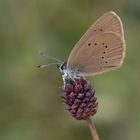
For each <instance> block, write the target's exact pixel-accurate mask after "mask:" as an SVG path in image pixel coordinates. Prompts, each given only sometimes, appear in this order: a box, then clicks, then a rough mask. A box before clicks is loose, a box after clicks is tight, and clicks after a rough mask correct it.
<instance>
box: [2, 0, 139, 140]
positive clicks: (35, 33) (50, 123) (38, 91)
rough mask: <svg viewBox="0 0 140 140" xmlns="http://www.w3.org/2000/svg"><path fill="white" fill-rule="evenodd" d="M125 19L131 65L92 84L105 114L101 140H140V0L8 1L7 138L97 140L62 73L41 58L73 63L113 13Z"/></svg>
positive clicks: (4, 51) (5, 21) (4, 37)
mask: <svg viewBox="0 0 140 140" xmlns="http://www.w3.org/2000/svg"><path fill="white" fill-rule="evenodd" d="M110 10H113V11H115V12H116V13H117V14H118V15H119V16H120V17H121V19H122V22H123V26H124V31H125V40H126V46H127V52H126V58H125V62H124V65H123V66H122V67H121V68H120V69H118V70H116V71H112V72H108V73H104V74H102V75H98V76H95V77H90V78H89V80H90V82H91V83H92V84H94V86H95V88H96V96H97V98H98V101H99V110H98V112H97V114H96V115H95V116H93V117H92V119H93V120H94V121H95V123H96V127H97V130H98V133H99V136H100V138H101V140H139V139H140V86H139V84H140V62H139V61H140V1H139V0H123V1H119V0H118V1H117V0H116V1H111V0H105V1H104V0H86V1H85V0H77V1H75V0H71V1H70V0H51V1H49V0H0V63H1V64H0V140H66V139H67V140H91V139H92V138H91V135H90V132H89V129H88V126H87V124H86V122H85V121H76V120H75V119H74V118H72V117H71V116H70V115H69V113H68V112H67V111H66V110H65V109H64V106H63V104H62V102H61V98H60V95H61V94H62V93H61V90H60V87H61V86H62V84H63V83H62V78H61V73H59V71H58V69H57V68H56V67H55V66H54V67H53V66H52V67H48V68H47V69H38V68H37V65H39V64H47V63H50V62H52V61H51V60H49V59H47V58H43V57H42V56H41V55H40V52H42V51H43V52H47V53H48V54H49V55H50V56H54V57H57V58H59V59H61V60H66V59H67V57H68V55H69V53H70V51H71V49H72V48H73V46H74V45H75V44H76V43H77V41H78V40H79V39H80V38H81V36H82V35H83V34H84V33H85V31H86V30H87V29H88V28H89V27H90V25H91V24H92V23H93V22H94V21H95V20H96V19H97V18H99V17H100V16H101V15H102V14H104V13H106V12H107V11H110Z"/></svg>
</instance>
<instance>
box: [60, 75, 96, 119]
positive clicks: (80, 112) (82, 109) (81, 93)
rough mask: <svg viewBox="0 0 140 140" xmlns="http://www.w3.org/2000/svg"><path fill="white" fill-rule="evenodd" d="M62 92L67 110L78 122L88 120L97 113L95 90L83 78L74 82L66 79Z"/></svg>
mask: <svg viewBox="0 0 140 140" xmlns="http://www.w3.org/2000/svg"><path fill="white" fill-rule="evenodd" d="M62 91H63V95H62V99H63V102H64V104H65V107H66V109H67V110H68V111H69V112H70V113H71V114H72V116H73V117H74V118H76V119H77V120H86V119H87V118H89V117H90V116H92V115H94V114H95V113H96V112H97V109H98V102H97V98H96V97H95V89H94V88H92V87H91V85H90V84H89V82H87V80H85V79H84V78H83V77H80V78H78V79H74V80H72V79H70V78H68V79H66V81H65V85H64V86H63V88H62Z"/></svg>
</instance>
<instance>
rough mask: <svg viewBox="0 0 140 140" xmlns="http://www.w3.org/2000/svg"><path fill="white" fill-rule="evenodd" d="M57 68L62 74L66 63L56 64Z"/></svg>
mask: <svg viewBox="0 0 140 140" xmlns="http://www.w3.org/2000/svg"><path fill="white" fill-rule="evenodd" d="M57 67H58V69H59V70H60V72H62V73H64V71H65V70H66V62H63V63H61V64H58V65H57Z"/></svg>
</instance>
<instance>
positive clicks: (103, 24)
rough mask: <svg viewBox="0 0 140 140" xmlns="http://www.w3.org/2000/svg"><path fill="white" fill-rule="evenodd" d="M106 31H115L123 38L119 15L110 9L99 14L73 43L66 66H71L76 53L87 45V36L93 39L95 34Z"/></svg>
mask: <svg viewBox="0 0 140 140" xmlns="http://www.w3.org/2000/svg"><path fill="white" fill-rule="evenodd" d="M106 32H112V33H115V34H116V35H117V36H119V37H120V38H122V39H123V27H122V23H121V20H120V18H119V16H117V15H116V14H115V13H114V12H112V11H110V12H107V13H106V14H104V15H103V16H101V17H100V18H99V19H98V20H97V21H96V22H95V24H93V25H92V26H91V27H90V28H89V29H88V31H87V32H86V33H85V34H84V35H83V37H82V38H81V39H80V40H79V42H78V43H77V44H76V45H75V47H74V48H73V50H72V51H71V53H70V55H69V57H68V62H67V67H69V68H70V67H73V65H74V61H75V57H76V58H77V53H79V50H80V49H81V48H83V47H87V46H88V40H89V38H90V39H91V40H93V39H94V38H96V36H98V37H99V35H102V34H103V33H106ZM89 45H90V44H89ZM88 59H89V58H88Z"/></svg>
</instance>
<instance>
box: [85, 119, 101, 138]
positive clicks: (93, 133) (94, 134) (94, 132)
mask: <svg viewBox="0 0 140 140" xmlns="http://www.w3.org/2000/svg"><path fill="white" fill-rule="evenodd" d="M87 123H88V126H89V128H90V132H91V135H92V138H93V140H99V136H98V134H97V131H96V128H95V124H94V122H93V121H92V120H91V118H88V119H87Z"/></svg>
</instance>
